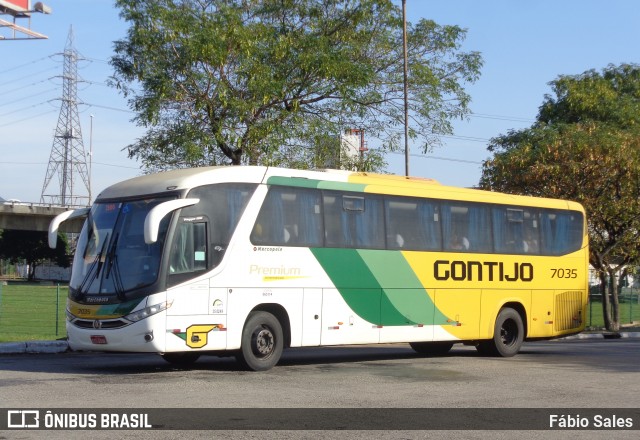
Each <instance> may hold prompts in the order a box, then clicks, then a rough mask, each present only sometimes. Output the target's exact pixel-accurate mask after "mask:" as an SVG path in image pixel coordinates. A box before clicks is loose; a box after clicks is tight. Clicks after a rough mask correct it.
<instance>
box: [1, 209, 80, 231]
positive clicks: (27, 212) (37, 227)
mask: <svg viewBox="0 0 640 440" xmlns="http://www.w3.org/2000/svg"><path fill="white" fill-rule="evenodd" d="M76 208H78V206H73V207H69V206H52V205H47V204H44V203H19V202H4V203H2V202H0V229H17V230H22V231H48V230H49V223H50V222H51V220H53V218H54V217H55V216H56V215H58V214H62V213H63V212H65V211H69V210H70V209H76ZM83 223H84V217H83V218H76V219H72V220H69V221H67V222H64V223H62V225H61V226H60V230H61V231H62V232H80V229H82V224H83Z"/></svg>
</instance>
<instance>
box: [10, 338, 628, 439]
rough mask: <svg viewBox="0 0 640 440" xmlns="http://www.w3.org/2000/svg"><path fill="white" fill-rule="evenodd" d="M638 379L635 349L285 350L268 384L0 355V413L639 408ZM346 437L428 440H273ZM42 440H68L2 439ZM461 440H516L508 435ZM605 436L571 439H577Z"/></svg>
mask: <svg viewBox="0 0 640 440" xmlns="http://www.w3.org/2000/svg"><path fill="white" fill-rule="evenodd" d="M639 372H640V340H638V339H621V340H571V341H566V340H565V341H549V342H536V343H527V344H525V345H524V347H523V350H522V351H521V353H520V354H519V355H518V356H516V357H514V358H510V359H502V358H490V357H481V356H479V355H478V354H477V353H476V351H475V349H473V348H472V347H464V346H454V348H453V350H452V351H451V353H450V354H449V355H447V356H444V357H420V356H417V355H416V354H415V353H413V351H412V350H411V349H410V348H408V346H405V345H386V346H366V347H341V348H314V349H292V350H289V351H287V352H285V355H284V357H283V359H282V361H281V363H280V365H279V366H277V367H276V368H274V369H273V370H271V371H268V372H265V373H250V372H245V371H239V370H238V365H237V364H236V363H235V361H234V360H233V359H232V358H217V357H204V358H201V359H200V360H199V361H198V362H197V363H196V364H194V366H193V367H191V368H176V367H174V366H171V365H169V364H167V363H165V362H164V361H163V360H162V359H161V358H160V357H158V356H156V355H140V354H95V353H63V354H22V355H0V396H1V398H2V406H3V407H5V408H6V407H13V408H60V407H69V408H79V407H80V408H201V407H205V408H215V407H226V408H247V407H253V408H260V407H267V408H269V407H271V408H341V407H347V408H380V407H394V408H414V407H418V408H422V407H433V408H436V407H442V408H447V407H448V408H556V407H557V408H602V409H604V408H620V407H624V408H639V407H640V375H639V374H638V373H639ZM637 422H638V423H640V420H638V421H637ZM217 433H218V434H221V432H217ZM347 433H348V435H347V436H346V438H370V437H377V438H381V437H382V438H385V437H386V438H425V437H429V436H430V435H435V433H429V432H424V431H403V432H401V433H399V432H397V431H396V432H387V433H384V432H380V431H374V432H369V433H366V432H364V433H362V432H356V431H347V432H341V431H333V432H329V433H324V434H322V435H320V434H319V433H318V432H302V431H277V432H276V433H271V434H270V435H271V436H272V437H271V438H300V437H307V438H316V437H317V438H320V437H323V438H324V437H329V438H345V434H347ZM637 433H638V431H635V432H628V431H627V432H616V433H615V437H616V438H626V436H627V435H628V436H629V437H628V438H637V436H638V434H637ZM11 434H15V432H12V433H11ZM27 434H29V435H30V436H28V435H27ZM38 434H42V437H39V436H38ZM45 434H47V435H46V437H47V438H69V433H67V434H66V435H62V434H63V432H61V431H58V432H53V433H52V432H49V433H45V432H40V433H34V432H25V431H20V435H18V436H16V435H14V436H13V437H12V436H7V437H6V438H44V437H45ZM52 434H53V435H52ZM71 434H80V432H75V433H71ZM160 434H161V435H160ZM160 434H159V433H158V432H157V431H156V432H150V431H140V432H135V433H132V434H131V435H132V436H133V437H131V438H158V437H162V438H195V437H198V438H211V437H212V433H211V432H209V433H206V432H199V431H188V432H187V433H186V434H180V433H179V432H178V431H163V432H162V433H160ZM373 434H375V435H373ZM443 434H444V435H447V436H451V435H453V434H454V433H452V432H446V433H442V432H441V433H440V435H441V436H442V435H443ZM461 434H462V436H463V437H466V438H487V437H491V438H512V437H513V435H514V433H513V432H510V431H491V432H488V431H479V432H473V431H464V432H463V433H461ZM489 434H491V435H490V436H489ZM563 434H569V433H567V432H557V431H555V432H544V431H533V432H528V433H527V438H549V436H550V435H552V436H555V437H554V438H564V437H563ZM574 434H575V433H574ZM603 434H604V433H602V432H592V431H586V432H585V431H582V432H581V433H580V435H581V437H582V438H602V435H603ZM57 435H60V437H57ZM85 435H86V432H85ZM247 435H248V436H249V437H253V438H265V435H266V433H265V432H260V431H249V432H243V431H231V432H225V437H227V438H246V436H247ZM102 436H104V437H102ZM110 436H113V432H111V433H109V432H108V431H102V432H92V433H91V437H96V438H109V437H110ZM591 436H593V437H591ZM72 437H73V436H72ZM267 437H269V435H267ZM455 437H460V435H455ZM0 438H2V436H1V435H0Z"/></svg>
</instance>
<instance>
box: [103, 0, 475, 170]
mask: <svg viewBox="0 0 640 440" xmlns="http://www.w3.org/2000/svg"><path fill="white" fill-rule="evenodd" d="M116 5H117V6H118V7H119V8H120V10H121V13H120V15H121V17H122V18H123V19H124V20H126V21H127V22H128V23H129V25H130V27H129V30H128V32H127V36H126V38H124V39H122V40H119V41H116V42H115V55H114V56H113V57H112V59H111V64H112V65H113V67H114V76H113V77H112V83H113V84H114V85H115V86H116V87H118V89H119V90H121V91H122V92H123V94H124V95H125V96H126V97H128V98H129V104H130V107H131V108H132V109H133V110H134V111H135V112H136V113H137V116H136V117H135V118H134V120H135V121H136V122H137V123H138V124H139V125H141V126H143V127H146V128H147V132H146V133H145V135H144V136H143V137H142V138H140V139H139V140H137V141H136V142H135V143H134V144H131V145H129V146H128V147H127V148H128V153H129V156H130V157H132V158H138V159H140V160H141V161H142V163H143V166H144V167H145V168H146V169H147V170H158V169H167V168H176V167H186V166H198V165H217V164H234V165H239V164H262V165H281V166H294V167H300V168H308V167H313V166H314V165H315V164H317V163H318V162H320V163H322V162H323V161H324V157H326V156H330V155H332V154H335V151H336V150H337V148H339V140H338V137H339V134H340V133H341V132H342V130H344V129H347V128H361V129H365V130H366V133H367V134H368V136H370V137H375V138H377V139H380V140H381V141H382V142H383V145H384V148H386V149H396V148H398V146H399V144H398V143H399V140H400V133H401V127H402V126H403V125H402V124H403V120H404V119H403V118H404V113H403V100H402V99H403V87H402V84H403V70H402V66H403V63H402V60H403V51H402V44H401V43H402V18H401V13H400V11H399V9H398V7H397V6H394V5H393V4H392V2H391V0H262V1H249V0H208V1H206V0H155V1H146V2H140V1H138V0H117V1H116ZM465 34H466V31H465V30H464V29H461V28H459V27H457V26H440V25H438V24H436V23H434V22H433V21H430V20H420V21H419V22H418V23H417V24H416V25H410V24H409V26H408V47H409V49H408V53H409V70H410V78H409V83H410V84H409V90H410V91H411V94H410V97H409V103H410V111H411V119H412V124H411V126H412V130H411V135H412V136H413V138H414V139H418V140H419V141H420V142H422V143H423V144H422V145H423V149H424V150H425V151H426V150H427V149H428V148H429V147H430V146H431V145H434V144H437V142H438V138H439V135H441V134H450V133H451V132H452V126H451V120H452V119H453V118H461V117H464V116H465V115H466V114H467V113H468V104H469V100H470V99H469V96H468V95H467V94H466V93H465V91H464V89H463V84H464V83H472V82H474V81H475V80H476V79H477V78H478V77H479V70H480V67H481V65H482V59H481V57H480V55H479V54H478V53H477V52H463V51H461V44H462V42H463V40H464V38H465ZM327 136H329V138H330V139H331V142H326V141H325V142H321V143H319V144H317V143H315V141H316V140H317V139H323V140H326V139H327ZM369 155H374V156H375V155H377V157H372V158H366V160H365V161H364V162H365V163H366V164H369V165H370V166H373V167H380V163H381V161H380V158H381V157H382V152H381V151H377V150H370V152H369Z"/></svg>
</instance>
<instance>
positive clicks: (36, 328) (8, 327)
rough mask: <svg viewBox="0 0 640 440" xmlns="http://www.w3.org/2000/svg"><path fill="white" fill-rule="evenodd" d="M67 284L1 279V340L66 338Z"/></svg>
mask: <svg viewBox="0 0 640 440" xmlns="http://www.w3.org/2000/svg"><path fill="white" fill-rule="evenodd" d="M67 293H68V288H67V286H61V285H52V284H51V283H48V285H44V284H31V283H25V282H15V283H13V282H11V281H9V282H6V281H0V342H7V341H29V340H53V339H61V338H66V336H67V332H66V329H65V305H66V297H67Z"/></svg>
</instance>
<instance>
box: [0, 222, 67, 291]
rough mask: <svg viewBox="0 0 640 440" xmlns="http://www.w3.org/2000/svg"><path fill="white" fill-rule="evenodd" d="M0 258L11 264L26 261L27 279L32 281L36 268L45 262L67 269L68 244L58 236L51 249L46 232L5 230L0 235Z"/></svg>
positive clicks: (60, 235) (64, 238)
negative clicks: (55, 243) (27, 268)
mask: <svg viewBox="0 0 640 440" xmlns="http://www.w3.org/2000/svg"><path fill="white" fill-rule="evenodd" d="M0 258H6V259H7V260H9V261H10V262H11V263H18V262H22V261H26V263H27V264H28V265H29V273H28V279H29V280H33V279H34V276H35V271H36V267H37V266H39V265H40V264H42V263H44V262H45V261H47V260H52V261H54V262H55V263H56V264H57V265H58V266H60V267H69V265H70V257H69V244H68V243H67V239H66V237H65V236H64V235H62V234H58V245H57V246H56V248H55V249H51V248H50V247H49V244H48V236H47V233H46V232H41V231H18V230H12V229H5V230H4V231H2V234H0Z"/></svg>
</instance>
